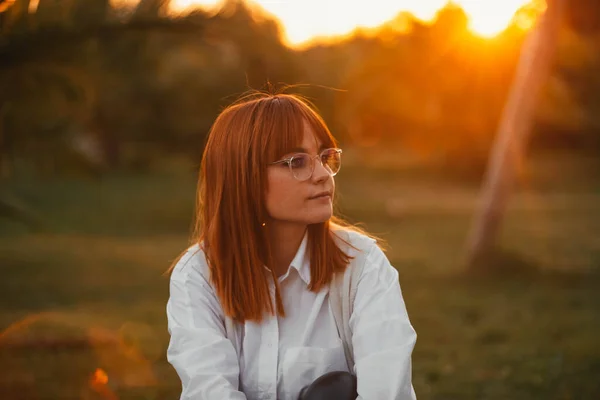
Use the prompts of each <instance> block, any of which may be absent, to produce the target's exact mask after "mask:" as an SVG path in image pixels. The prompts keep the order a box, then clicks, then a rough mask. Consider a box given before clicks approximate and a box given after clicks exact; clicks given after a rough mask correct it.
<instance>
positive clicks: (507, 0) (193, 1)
mask: <svg viewBox="0 0 600 400" xmlns="http://www.w3.org/2000/svg"><path fill="white" fill-rule="evenodd" d="M248 2H249V3H255V4H258V5H259V6H260V7H262V8H263V9H264V10H266V11H267V12H269V13H270V14H272V15H274V16H275V17H277V18H278V19H279V20H280V21H281V23H282V25H283V27H284V31H285V32H284V34H285V39H286V41H287V42H288V43H290V44H291V45H301V44H302V43H305V42H308V41H310V40H313V39H314V38H318V37H332V36H333V37H335V36H337V35H344V34H347V33H349V32H351V31H353V30H354V29H356V28H357V27H364V28H374V27H377V26H379V25H381V24H383V23H385V22H386V21H389V20H390V19H392V18H394V17H395V16H396V15H397V14H398V13H399V12H401V11H408V12H410V13H411V14H413V15H414V16H415V17H417V18H418V19H420V20H423V21H432V20H433V19H434V18H435V15H436V13H437V11H438V10H440V9H441V8H443V7H444V6H446V5H447V4H448V3H449V2H450V1H449V0H395V1H394V0H248ZM451 2H452V3H453V4H456V5H458V6H460V7H462V8H463V10H464V11H465V12H466V14H467V15H468V17H469V27H470V29H471V30H472V31H473V32H474V33H475V34H478V35H480V36H483V37H493V36H494V35H496V34H498V33H499V32H501V31H503V30H504V29H505V28H506V27H507V26H508V25H509V24H510V22H511V20H512V19H513V16H514V15H515V13H516V11H517V10H519V9H520V8H521V7H522V6H524V5H527V4H531V3H535V4H538V5H540V6H541V5H543V1H541V0H452V1H451ZM219 3H220V0H171V7H172V9H173V10H175V11H185V10H186V9H189V8H191V7H194V6H198V5H201V6H207V7H211V6H213V7H214V6H218V4H219Z"/></svg>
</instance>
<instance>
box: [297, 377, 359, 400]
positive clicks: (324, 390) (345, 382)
mask: <svg viewBox="0 0 600 400" xmlns="http://www.w3.org/2000/svg"><path fill="white" fill-rule="evenodd" d="M357 397H358V393H357V392H356V377H355V376H354V375H352V374H350V373H349V372H346V371H333V372H328V373H326V374H324V375H321V376H320V377H318V378H317V379H315V381H314V382H313V383H311V384H310V385H308V386H305V387H304V388H302V390H301V391H300V395H299V396H298V400H356V398H357Z"/></svg>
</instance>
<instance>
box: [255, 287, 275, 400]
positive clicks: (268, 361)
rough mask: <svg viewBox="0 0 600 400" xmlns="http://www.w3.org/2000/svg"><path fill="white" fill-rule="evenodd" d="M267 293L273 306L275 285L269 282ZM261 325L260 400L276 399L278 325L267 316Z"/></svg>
mask: <svg viewBox="0 0 600 400" xmlns="http://www.w3.org/2000/svg"><path fill="white" fill-rule="evenodd" d="M269 292H270V294H271V299H272V301H273V304H275V285H274V284H273V282H272V279H270V281H269ZM267 318H268V319H266V320H265V321H264V323H263V329H262V331H261V341H260V351H259V354H260V360H261V362H260V375H259V376H260V377H259V379H260V383H261V386H262V388H261V392H262V393H263V396H262V399H264V400H276V398H277V364H278V354H279V324H278V322H277V316H276V315H269V316H268V317H267Z"/></svg>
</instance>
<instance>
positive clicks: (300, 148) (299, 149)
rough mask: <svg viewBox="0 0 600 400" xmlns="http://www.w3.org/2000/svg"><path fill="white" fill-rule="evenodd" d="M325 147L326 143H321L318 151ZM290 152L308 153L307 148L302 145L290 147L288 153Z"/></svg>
mask: <svg viewBox="0 0 600 400" xmlns="http://www.w3.org/2000/svg"><path fill="white" fill-rule="evenodd" d="M326 148H328V147H327V145H324V144H322V145H321V147H319V152H321V151H323V150H325V149H326ZM291 153H308V150H306V149H305V148H304V147H294V148H293V149H290V151H289V153H288V154H291Z"/></svg>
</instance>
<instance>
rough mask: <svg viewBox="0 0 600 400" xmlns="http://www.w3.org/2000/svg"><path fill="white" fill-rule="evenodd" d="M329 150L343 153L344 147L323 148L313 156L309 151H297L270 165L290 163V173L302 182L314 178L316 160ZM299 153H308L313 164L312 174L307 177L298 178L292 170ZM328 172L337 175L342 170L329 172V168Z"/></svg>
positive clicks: (330, 174) (311, 164)
mask: <svg viewBox="0 0 600 400" xmlns="http://www.w3.org/2000/svg"><path fill="white" fill-rule="evenodd" d="M329 150H334V151H335V153H336V154H342V149H340V148H337V147H330V148H327V149H323V150H322V151H321V152H320V153H319V154H317V155H316V156H314V157H313V156H311V155H310V154H308V153H295V154H293V155H291V156H290V157H287V158H284V159H282V160H278V161H273V162H272V163H270V164H269V165H277V164H283V163H288V167H289V169H290V173H291V174H292V176H293V177H294V178H295V179H296V180H297V181H300V182H304V181H307V180H309V179H310V178H312V176H313V174H314V173H315V160H316V159H318V158H321V157H322V156H323V153H325V152H326V151H329ZM299 155H306V156H308V159H309V162H310V166H311V170H310V175H308V177H307V178H306V179H298V178H296V175H295V174H294V171H293V170H292V160H293V159H294V157H297V156H299ZM321 165H322V166H323V168H325V169H327V168H326V167H325V165H324V164H323V162H321ZM340 168H341V159H340ZM327 172H328V173H329V176H336V175H337V173H338V172H340V170H339V169H338V170H337V171H336V172H332V173H330V172H329V169H327Z"/></svg>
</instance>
